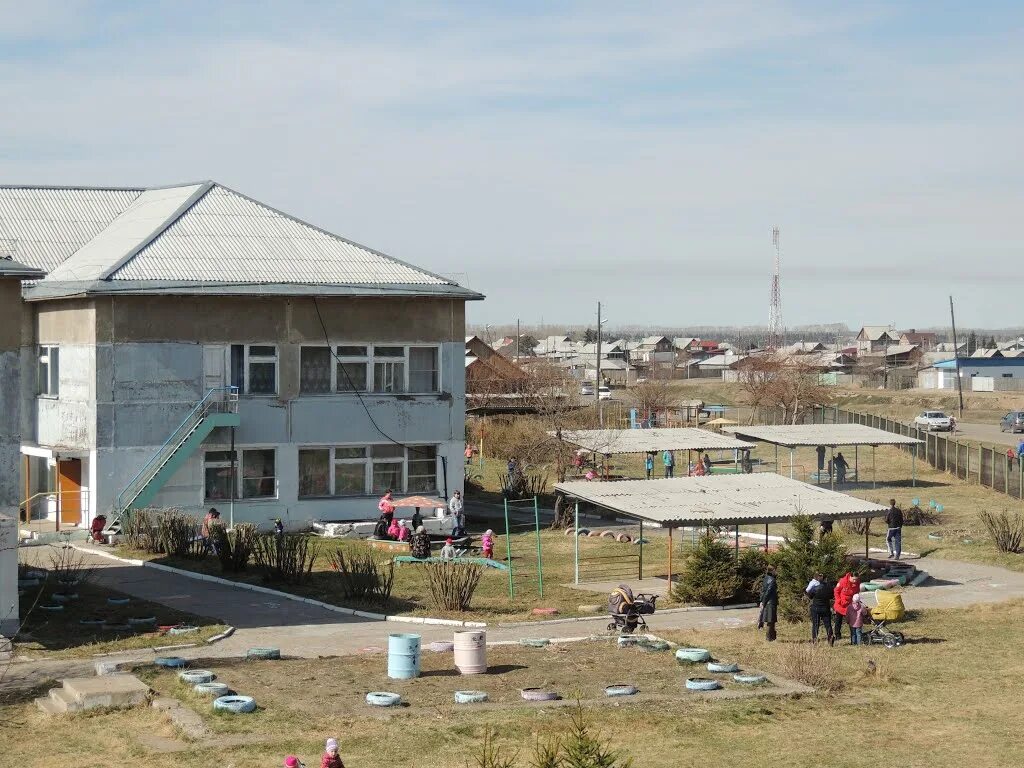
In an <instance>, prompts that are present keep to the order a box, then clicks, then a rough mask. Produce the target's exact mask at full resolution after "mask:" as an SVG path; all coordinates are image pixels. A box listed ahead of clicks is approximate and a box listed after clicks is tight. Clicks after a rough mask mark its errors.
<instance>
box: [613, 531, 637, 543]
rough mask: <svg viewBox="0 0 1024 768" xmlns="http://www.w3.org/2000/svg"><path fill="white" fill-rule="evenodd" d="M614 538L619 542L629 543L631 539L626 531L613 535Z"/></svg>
mask: <svg viewBox="0 0 1024 768" xmlns="http://www.w3.org/2000/svg"><path fill="white" fill-rule="evenodd" d="M615 540H616V541H617V542H619V544H629V543H630V542H631V541H632V540H633V539H631V538H630V536H629V534H628V533H620V534H619V535H618V536H616V537H615Z"/></svg>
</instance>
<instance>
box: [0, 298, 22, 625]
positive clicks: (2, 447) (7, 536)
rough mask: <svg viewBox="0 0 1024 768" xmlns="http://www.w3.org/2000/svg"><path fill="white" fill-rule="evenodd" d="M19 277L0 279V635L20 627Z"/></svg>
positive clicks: (20, 309) (20, 310) (20, 305)
mask: <svg viewBox="0 0 1024 768" xmlns="http://www.w3.org/2000/svg"><path fill="white" fill-rule="evenodd" d="M21 312H22V302H21V282H20V281H19V280H11V279H6V280H5V279H3V278H0V635H5V636H8V637H10V636H11V635H13V634H14V632H15V631H16V630H17V628H18V616H19V613H18V523H17V521H18V503H19V501H20V499H21V492H22V491H21V471H20V445H21V416H20V406H21V403H20V397H19V395H20V392H21V384H20V374H19V372H20V367H21V351H20V348H21Z"/></svg>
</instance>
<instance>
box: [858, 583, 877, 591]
mask: <svg viewBox="0 0 1024 768" xmlns="http://www.w3.org/2000/svg"><path fill="white" fill-rule="evenodd" d="M861 586H862V587H864V589H865V590H867V591H868V592H874V591H875V590H876V589H881V588H882V585H881V584H871V583H868V584H861Z"/></svg>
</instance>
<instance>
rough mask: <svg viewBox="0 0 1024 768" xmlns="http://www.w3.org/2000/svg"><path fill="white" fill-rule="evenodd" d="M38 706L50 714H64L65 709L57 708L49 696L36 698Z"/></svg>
mask: <svg viewBox="0 0 1024 768" xmlns="http://www.w3.org/2000/svg"><path fill="white" fill-rule="evenodd" d="M54 690H57V689H54ZM36 706H37V707H39V708H40V709H41V710H42V711H43V712H45V713H46V714H48V715H63V714H64V710H60V709H57V705H56V704H55V703H54V701H53V699H51V698H50V697H49V696H40V697H39V698H38V699H36Z"/></svg>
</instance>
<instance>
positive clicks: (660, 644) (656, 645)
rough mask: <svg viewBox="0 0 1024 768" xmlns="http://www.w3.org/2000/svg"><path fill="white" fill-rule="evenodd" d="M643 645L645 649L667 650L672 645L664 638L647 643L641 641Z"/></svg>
mask: <svg viewBox="0 0 1024 768" xmlns="http://www.w3.org/2000/svg"><path fill="white" fill-rule="evenodd" d="M641 647H642V648H643V649H644V650H645V651H667V650H668V649H669V648H671V647H672V646H671V645H670V644H669V643H666V642H665V641H664V640H650V641H648V642H646V643H641Z"/></svg>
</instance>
